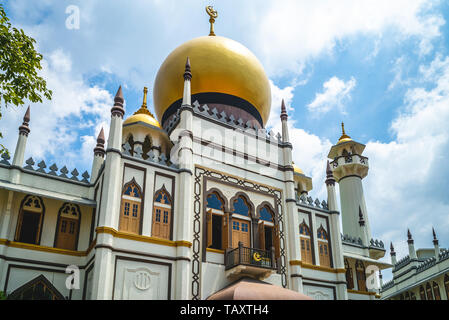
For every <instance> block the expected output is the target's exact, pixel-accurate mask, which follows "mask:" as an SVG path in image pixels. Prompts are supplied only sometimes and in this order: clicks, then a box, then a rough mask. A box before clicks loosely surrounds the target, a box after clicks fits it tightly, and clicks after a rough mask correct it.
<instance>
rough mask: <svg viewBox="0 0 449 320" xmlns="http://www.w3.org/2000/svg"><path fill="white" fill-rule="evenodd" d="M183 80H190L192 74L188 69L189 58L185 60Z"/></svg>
mask: <svg viewBox="0 0 449 320" xmlns="http://www.w3.org/2000/svg"><path fill="white" fill-rule="evenodd" d="M184 80H185V81H190V80H192V72H191V69H190V59H189V57H187V60H186V68H185V70H184Z"/></svg>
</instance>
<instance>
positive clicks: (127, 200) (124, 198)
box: [118, 178, 144, 235]
mask: <svg viewBox="0 0 449 320" xmlns="http://www.w3.org/2000/svg"><path fill="white" fill-rule="evenodd" d="M133 185H134V186H135V188H137V191H138V193H139V197H133V196H131V195H126V194H125V192H126V191H127V189H128V187H131V186H133ZM137 203H138V204H139V209H138V213H139V218H138V223H139V226H138V230H137V232H132V231H130V230H129V229H128V230H124V228H122V226H121V224H122V216H126V217H128V218H129V219H133V215H132V214H133V209H132V206H131V205H132V204H137ZM143 203H144V193H143V190H142V188H141V187H140V185H139V184H138V183H137V181H136V180H135V178H132V179H131V180H130V181H129V182H127V183H126V184H125V185H124V186H123V188H122V193H121V195H120V213H119V223H118V229H119V231H120V232H126V233H131V234H137V235H141V234H142V224H143ZM126 204H129V208H128V215H126V214H125V210H126Z"/></svg>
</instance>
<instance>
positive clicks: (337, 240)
mask: <svg viewBox="0 0 449 320" xmlns="http://www.w3.org/2000/svg"><path fill="white" fill-rule="evenodd" d="M326 189H327V206H328V208H329V212H330V214H331V216H330V227H331V232H332V233H331V237H332V239H334V240H333V241H332V244H333V248H332V250H333V252H335V253H336V254H334V257H335V266H334V267H335V268H336V269H344V268H345V262H344V258H343V254H342V253H343V244H342V241H341V236H340V235H341V229H340V217H339V216H340V212H339V211H338V206H337V192H336V190H335V178H334V175H333V173H332V169H331V166H330V163H329V161H327V164H326ZM337 253H338V254H337ZM337 277H338V278H339V281H340V282H341V283H345V282H346V275H345V274H342V273H340V274H337ZM337 288H338V291H339V299H347V298H348V292H347V290H346V285H341V284H339V285H338V286H337Z"/></svg>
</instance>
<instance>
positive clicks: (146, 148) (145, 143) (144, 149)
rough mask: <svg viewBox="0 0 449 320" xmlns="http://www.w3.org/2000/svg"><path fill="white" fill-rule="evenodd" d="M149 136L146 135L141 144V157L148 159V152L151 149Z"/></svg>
mask: <svg viewBox="0 0 449 320" xmlns="http://www.w3.org/2000/svg"><path fill="white" fill-rule="evenodd" d="M151 146H152V143H151V138H150V136H146V137H145V140H144V141H143V145H142V159H144V160H146V159H148V157H149V156H148V152H150V150H151Z"/></svg>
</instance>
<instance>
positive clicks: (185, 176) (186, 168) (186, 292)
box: [173, 57, 194, 300]
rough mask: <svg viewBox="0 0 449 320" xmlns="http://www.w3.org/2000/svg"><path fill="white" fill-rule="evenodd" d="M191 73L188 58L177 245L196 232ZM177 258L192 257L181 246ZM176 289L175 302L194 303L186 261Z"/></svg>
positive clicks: (180, 267) (178, 266) (181, 264)
mask: <svg viewBox="0 0 449 320" xmlns="http://www.w3.org/2000/svg"><path fill="white" fill-rule="evenodd" d="M191 80H192V73H191V69H190V59H189V58H188V57H187V60H186V65H185V70H184V93H183V98H182V105H181V108H180V121H179V126H178V128H179V130H180V131H179V136H178V139H179V140H178V141H179V149H178V150H179V151H178V160H179V169H180V173H179V182H178V184H177V189H178V194H179V205H178V217H179V218H178V220H177V221H178V222H177V223H178V224H177V228H176V230H177V231H176V239H173V240H177V241H192V231H193V230H192V228H193V224H192V221H193V207H192V202H193V197H192V194H193V170H194V166H193V109H192V104H191V93H190V81H191ZM176 252H177V253H176V254H177V256H178V257H190V256H191V250H190V248H187V247H184V246H178V247H177V248H176ZM176 270H177V275H176V287H175V299H179V300H185V299H191V296H190V282H191V281H190V276H191V270H190V262H189V261H186V260H177V261H176Z"/></svg>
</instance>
